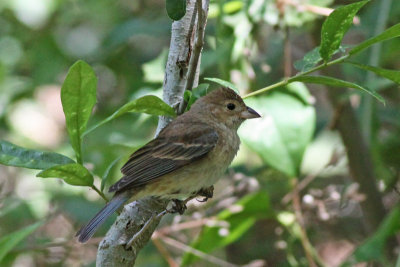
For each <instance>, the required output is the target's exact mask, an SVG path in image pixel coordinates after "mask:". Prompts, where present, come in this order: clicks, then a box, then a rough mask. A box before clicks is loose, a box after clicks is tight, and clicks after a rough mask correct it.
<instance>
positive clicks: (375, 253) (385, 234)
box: [352, 207, 400, 262]
mask: <svg viewBox="0 0 400 267" xmlns="http://www.w3.org/2000/svg"><path fill="white" fill-rule="evenodd" d="M399 231H400V208H399V207H396V208H394V209H393V210H392V211H391V212H390V214H389V215H387V216H386V218H385V219H384V221H383V222H382V223H381V225H380V226H379V228H378V230H377V231H376V232H375V233H374V235H373V236H372V237H370V238H368V239H367V240H366V241H365V242H364V244H362V245H361V246H359V247H358V248H357V249H356V251H355V252H354V255H353V256H354V257H352V258H353V260H355V261H356V262H370V261H379V260H382V259H383V258H384V256H385V253H384V248H385V243H386V240H387V239H388V238H389V237H391V236H393V235H395V234H396V233H398V232H399Z"/></svg>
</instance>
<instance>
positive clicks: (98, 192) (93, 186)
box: [91, 185, 110, 202]
mask: <svg viewBox="0 0 400 267" xmlns="http://www.w3.org/2000/svg"><path fill="white" fill-rule="evenodd" d="M91 187H92V189H93V190H94V191H96V192H97V194H99V195H100V196H101V197H102V198H103V199H104V200H105V201H106V202H108V201H110V200H109V199H108V198H107V197H106V195H104V193H103V192H101V190H100V189H98V188H97V187H96V186H95V185H92V186H91Z"/></svg>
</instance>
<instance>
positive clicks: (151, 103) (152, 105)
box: [83, 95, 176, 135]
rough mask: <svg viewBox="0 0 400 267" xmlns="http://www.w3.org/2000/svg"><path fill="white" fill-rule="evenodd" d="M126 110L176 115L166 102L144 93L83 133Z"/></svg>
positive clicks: (122, 113)
mask: <svg viewBox="0 0 400 267" xmlns="http://www.w3.org/2000/svg"><path fill="white" fill-rule="evenodd" d="M128 112H138V113H146V114H150V115H158V116H170V117H176V113H175V110H174V109H173V108H171V107H170V106H169V105H168V104H167V103H165V102H164V101H162V100H161V99H160V98H158V97H156V96H154V95H146V96H143V97H140V98H138V99H135V100H132V101H131V102H128V103H126V104H125V105H123V106H122V107H120V108H119V109H118V110H117V111H115V112H114V113H113V114H112V115H111V116H109V117H107V118H106V119H104V120H102V121H101V122H99V123H98V124H96V125H94V126H93V127H91V128H90V129H88V130H87V131H86V132H85V133H84V134H83V135H87V134H88V133H90V132H91V131H93V130H94V129H96V128H98V127H100V126H101V125H103V124H106V123H107V122H109V121H111V120H114V119H116V118H118V117H120V116H122V115H124V114H125V113H128Z"/></svg>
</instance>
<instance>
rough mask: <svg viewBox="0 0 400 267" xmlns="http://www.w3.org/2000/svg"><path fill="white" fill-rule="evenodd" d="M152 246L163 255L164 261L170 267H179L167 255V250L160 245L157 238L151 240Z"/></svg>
mask: <svg viewBox="0 0 400 267" xmlns="http://www.w3.org/2000/svg"><path fill="white" fill-rule="evenodd" d="M151 240H152V241H153V244H154V246H155V247H156V248H157V250H158V251H159V252H160V253H161V255H163V257H164V258H165V260H166V261H167V262H168V264H169V266H170V267H179V264H178V263H177V262H176V261H175V260H174V259H173V258H172V257H171V255H170V254H169V252H168V250H167V249H166V248H165V247H164V246H163V244H161V242H160V240H159V239H157V238H152V239H151Z"/></svg>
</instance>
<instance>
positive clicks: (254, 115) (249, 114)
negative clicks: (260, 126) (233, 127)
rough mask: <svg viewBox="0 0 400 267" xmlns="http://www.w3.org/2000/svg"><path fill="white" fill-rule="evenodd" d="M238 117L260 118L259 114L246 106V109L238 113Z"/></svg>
mask: <svg viewBox="0 0 400 267" xmlns="http://www.w3.org/2000/svg"><path fill="white" fill-rule="evenodd" d="M240 117H241V118H242V119H255V118H260V117H261V116H260V114H258V113H257V112H256V111H255V110H254V109H252V108H250V107H247V110H245V111H243V112H242V113H240Z"/></svg>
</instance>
